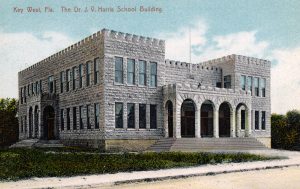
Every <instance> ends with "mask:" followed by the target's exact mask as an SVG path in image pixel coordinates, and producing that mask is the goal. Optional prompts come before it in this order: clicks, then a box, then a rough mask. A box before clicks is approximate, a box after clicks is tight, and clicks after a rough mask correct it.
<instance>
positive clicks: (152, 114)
mask: <svg viewBox="0 0 300 189" xmlns="http://www.w3.org/2000/svg"><path fill="white" fill-rule="evenodd" d="M156 108H157V106H156V105H152V104H151V105H150V129H156V128H157V116H156V111H157V110H156Z"/></svg>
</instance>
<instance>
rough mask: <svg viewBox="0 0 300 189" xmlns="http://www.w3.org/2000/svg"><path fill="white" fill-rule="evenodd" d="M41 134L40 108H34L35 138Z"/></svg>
mask: <svg viewBox="0 0 300 189" xmlns="http://www.w3.org/2000/svg"><path fill="white" fill-rule="evenodd" d="M38 132H39V107H38V106H35V108H34V138H37V137H38Z"/></svg>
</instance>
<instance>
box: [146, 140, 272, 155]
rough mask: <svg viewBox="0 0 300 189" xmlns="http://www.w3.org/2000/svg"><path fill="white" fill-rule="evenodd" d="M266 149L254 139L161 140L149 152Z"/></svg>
mask: <svg viewBox="0 0 300 189" xmlns="http://www.w3.org/2000/svg"><path fill="white" fill-rule="evenodd" d="M261 149H268V148H267V147H266V146H265V145H263V144H262V143H261V142H259V141H258V140H257V139H255V138H179V139H173V138H163V139H160V140H158V141H157V142H156V143H155V144H154V145H152V146H151V147H150V148H149V149H148V150H149V151H156V152H162V151H211V150H214V151H218V150H219V151H222V150H235V151H238V150H261Z"/></svg>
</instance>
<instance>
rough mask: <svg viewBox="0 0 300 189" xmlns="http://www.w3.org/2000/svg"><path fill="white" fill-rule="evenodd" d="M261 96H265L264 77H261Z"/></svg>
mask: <svg viewBox="0 0 300 189" xmlns="http://www.w3.org/2000/svg"><path fill="white" fill-rule="evenodd" d="M261 96H262V97H266V79H265V78H263V79H261Z"/></svg>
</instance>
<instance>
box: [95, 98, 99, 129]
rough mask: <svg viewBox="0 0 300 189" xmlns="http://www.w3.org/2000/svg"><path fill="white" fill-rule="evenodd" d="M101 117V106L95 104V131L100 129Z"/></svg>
mask: <svg viewBox="0 0 300 189" xmlns="http://www.w3.org/2000/svg"><path fill="white" fill-rule="evenodd" d="M99 115H100V105H99V103H96V104H95V129H99Z"/></svg>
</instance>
